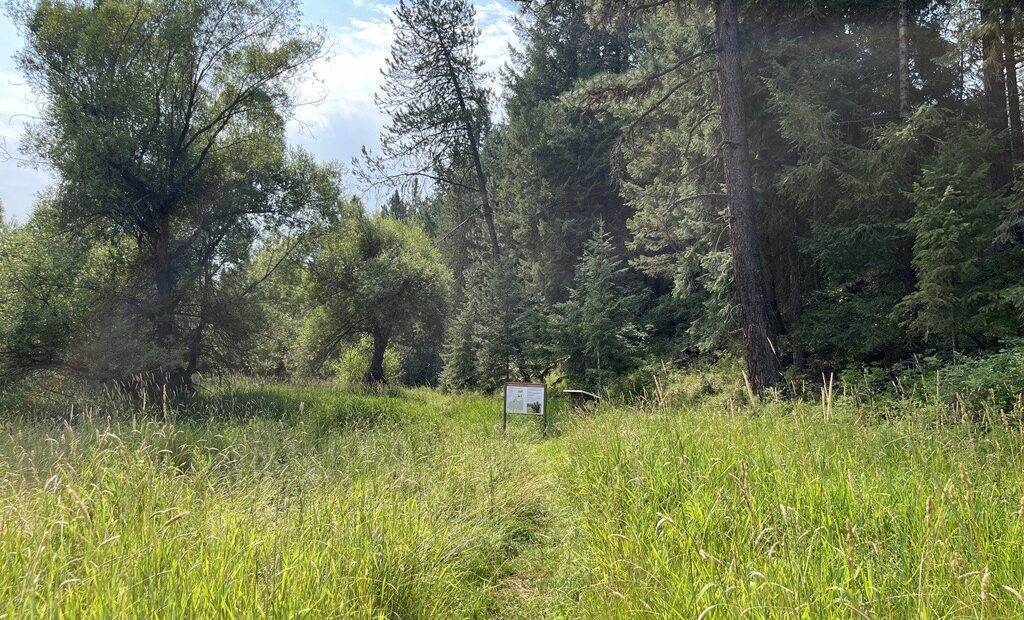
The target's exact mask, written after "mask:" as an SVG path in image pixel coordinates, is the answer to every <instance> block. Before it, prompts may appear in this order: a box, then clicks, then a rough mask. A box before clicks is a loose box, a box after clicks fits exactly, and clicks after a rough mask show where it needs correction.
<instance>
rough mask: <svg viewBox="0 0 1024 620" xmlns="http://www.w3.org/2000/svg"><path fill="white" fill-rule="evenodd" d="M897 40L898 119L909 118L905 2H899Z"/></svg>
mask: <svg viewBox="0 0 1024 620" xmlns="http://www.w3.org/2000/svg"><path fill="white" fill-rule="evenodd" d="M899 2H900V9H899V12H900V16H899V22H900V23H899V38H900V67H899V81H900V83H899V93H900V118H902V119H903V120H906V119H908V118H910V14H909V11H908V10H907V0H899Z"/></svg>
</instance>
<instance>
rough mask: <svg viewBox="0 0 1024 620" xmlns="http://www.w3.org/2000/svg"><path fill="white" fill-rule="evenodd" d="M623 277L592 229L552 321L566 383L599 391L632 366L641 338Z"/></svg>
mask: <svg viewBox="0 0 1024 620" xmlns="http://www.w3.org/2000/svg"><path fill="white" fill-rule="evenodd" d="M625 273H626V271H625V269H624V268H623V266H622V260H621V259H620V258H618V257H617V256H616V254H615V249H614V248H613V247H612V244H611V241H610V240H609V238H608V235H607V234H606V233H605V232H604V230H603V229H602V228H598V230H596V231H595V232H594V236H593V237H592V238H591V240H590V241H588V242H587V244H586V246H585V248H584V253H583V258H582V260H581V261H580V265H579V268H578V269H577V271H576V277H575V280H574V286H573V288H572V290H571V291H570V292H569V299H568V301H566V302H564V303H562V304H559V306H558V311H557V313H556V318H555V320H556V321H557V327H558V334H559V340H558V351H559V353H561V354H562V355H565V356H566V357H567V359H566V361H565V363H564V364H563V365H562V367H563V370H564V371H565V374H566V376H567V378H568V379H569V380H570V382H574V383H580V384H581V385H582V386H583V387H586V388H590V389H603V388H604V387H605V385H606V384H607V382H608V381H609V380H610V379H612V378H614V377H616V376H617V375H620V374H623V373H626V372H629V371H630V370H632V369H633V368H634V367H635V366H636V364H637V362H638V359H639V356H640V354H641V351H642V346H641V345H642V343H643V338H644V334H643V332H642V330H641V329H640V328H638V327H637V326H636V325H634V324H633V322H632V321H633V317H634V316H636V314H637V308H638V305H639V302H640V299H639V296H638V295H637V294H636V293H635V292H633V291H632V290H631V289H630V288H629V287H628V285H627V283H626V282H625V281H624V275H625Z"/></svg>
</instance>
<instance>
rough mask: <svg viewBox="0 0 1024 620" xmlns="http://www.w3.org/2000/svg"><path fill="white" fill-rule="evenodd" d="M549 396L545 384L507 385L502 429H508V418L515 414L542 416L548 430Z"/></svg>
mask: <svg viewBox="0 0 1024 620" xmlns="http://www.w3.org/2000/svg"><path fill="white" fill-rule="evenodd" d="M547 395H548V388H547V386H546V385H544V384H543V383H506V384H505V407H504V410H503V413H502V417H501V427H502V428H503V429H504V428H508V416H509V414H513V415H534V416H540V417H542V418H544V428H547V426H548V403H547Z"/></svg>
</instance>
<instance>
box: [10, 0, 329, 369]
mask: <svg viewBox="0 0 1024 620" xmlns="http://www.w3.org/2000/svg"><path fill="white" fill-rule="evenodd" d="M297 9H298V0H183V1H177V0H100V1H97V2H76V1H73V0H26V1H24V2H21V3H20V4H16V5H15V7H14V9H13V11H12V13H13V16H14V17H15V19H16V21H17V22H18V23H19V24H20V27H21V29H22V31H23V34H24V37H25V41H26V46H25V48H24V50H23V51H22V52H21V53H20V54H19V55H18V62H19V65H20V67H21V69H22V71H23V72H24V73H25V75H26V76H27V78H28V81H29V83H30V85H31V86H32V87H33V89H34V90H35V91H36V93H38V94H39V95H40V96H41V98H42V101H43V102H44V105H43V108H42V116H41V118H40V120H39V121H38V122H36V123H34V124H33V125H32V126H31V127H30V129H29V139H28V140H27V143H28V145H29V146H28V150H29V151H30V152H31V153H32V154H33V155H34V156H35V157H37V158H38V159H41V160H43V161H45V162H46V163H47V164H48V165H49V166H50V167H51V168H52V169H53V170H54V171H55V172H56V173H57V175H58V177H59V179H60V180H59V184H58V188H57V194H56V200H55V208H56V209H57V210H58V212H59V215H60V219H61V221H62V222H63V223H64V225H65V226H67V227H69V228H70V229H71V230H76V231H80V232H82V233H84V234H90V235H94V236H96V237H98V238H106V239H111V240H113V241H125V242H129V243H133V244H134V245H135V246H136V248H137V253H138V257H139V263H140V265H139V267H140V278H139V282H138V284H137V291H136V293H137V294H136V299H135V302H134V303H135V304H136V305H137V307H138V308H139V310H138V313H139V317H138V320H139V327H138V331H139V333H138V336H139V338H140V339H146V338H147V337H152V340H153V341H154V343H155V344H156V346H157V347H158V348H159V349H160V350H162V351H164V352H165V355H164V356H163V360H162V361H160V362H159V363H157V364H156V365H155V366H154V367H153V368H145V369H142V368H139V369H133V370H132V372H150V371H151V372H154V373H158V374H161V375H166V376H168V377H171V378H172V379H173V380H174V381H175V382H176V383H181V384H186V385H187V384H189V383H190V377H191V374H192V373H193V372H194V370H195V368H196V366H195V364H194V363H193V362H194V359H188V358H190V357H194V355H193V354H194V353H195V352H196V351H197V350H198V346H197V345H198V344H199V341H200V340H201V337H202V331H203V326H204V322H205V318H204V317H203V316H202V310H201V308H200V309H199V310H195V309H188V310H186V309H185V304H186V301H187V300H188V299H189V298H190V296H193V295H196V294H195V291H196V290H197V289H201V290H202V291H203V293H202V294H199V295H198V297H203V295H205V293H206V292H208V289H209V288H210V286H212V285H214V284H215V282H216V272H217V270H218V268H219V267H220V266H222V265H223V264H225V263H227V262H229V261H231V260H232V259H234V258H237V257H239V256H244V254H245V250H244V247H243V246H244V245H245V244H244V243H243V242H244V241H245V240H247V239H248V240H250V241H251V240H252V239H253V238H254V237H255V236H257V235H258V234H259V231H260V230H261V229H266V227H267V226H275V225H280V226H285V227H291V229H293V230H294V229H296V228H297V227H298V222H297V219H300V218H301V217H302V216H303V214H305V213H307V208H308V207H309V205H310V204H311V203H314V202H317V201H318V199H320V198H325V199H326V200H327V201H330V197H329V196H326V195H325V194H324V190H326V192H327V194H330V193H331V190H330V189H329V188H325V186H324V185H323V184H321V183H319V181H313V178H314V177H317V178H320V180H322V175H320V174H319V173H316V172H315V171H312V169H311V167H310V166H309V165H307V163H308V162H294V161H293V160H292V158H291V157H290V156H289V154H288V152H287V149H286V147H285V142H284V125H285V121H286V120H287V118H288V117H289V115H290V113H291V112H292V110H293V109H294V107H295V106H296V105H297V104H298V103H300V102H299V101H298V100H297V99H296V93H297V92H299V89H298V88H297V87H298V84H299V82H300V80H302V79H303V78H304V77H305V76H306V74H307V73H308V72H309V71H310V70H311V67H312V65H313V63H314V61H315V60H316V59H317V58H319V57H320V55H321V51H322V49H323V37H322V36H321V34H319V33H318V32H316V31H311V30H309V29H307V28H305V27H303V26H301V25H300V22H299V13H298V10H297ZM293 164H296V165H293ZM311 172H312V174H310V173H311ZM327 185H330V183H328V184H327ZM197 303H201V302H197ZM197 317H198V318H197ZM149 330H152V332H151V334H148V333H147V332H149Z"/></svg>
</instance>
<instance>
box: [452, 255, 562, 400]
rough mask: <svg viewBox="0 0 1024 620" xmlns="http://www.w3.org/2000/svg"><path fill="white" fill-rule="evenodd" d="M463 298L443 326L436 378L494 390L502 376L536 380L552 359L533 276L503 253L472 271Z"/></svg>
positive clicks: (547, 320)
mask: <svg viewBox="0 0 1024 620" xmlns="http://www.w3.org/2000/svg"><path fill="white" fill-rule="evenodd" d="M467 293H468V298H467V300H466V301H465V302H464V303H463V307H462V309H461V310H460V312H459V314H458V315H457V316H456V317H455V319H454V320H453V321H452V323H451V325H450V326H449V331H448V336H447V340H446V344H445V350H444V355H443V358H444V361H445V371H444V373H443V375H442V382H443V383H444V385H445V386H447V387H449V388H456V389H458V388H470V387H471V388H479V389H483V390H487V391H490V390H494V389H496V388H497V387H499V386H500V385H501V384H502V383H503V382H504V381H507V380H514V379H519V380H540V379H543V378H544V376H545V375H546V374H547V373H548V372H550V371H551V370H552V369H553V367H554V363H553V361H552V355H553V352H552V350H551V344H550V343H551V338H552V336H551V334H550V331H549V330H550V318H549V315H548V313H547V312H546V306H545V303H544V295H543V291H542V288H541V286H540V285H539V282H538V280H537V279H536V278H531V274H530V273H529V272H528V271H527V270H526V266H525V265H524V263H522V262H519V261H517V260H515V259H514V258H512V257H508V256H506V257H503V258H502V259H501V261H499V262H498V263H481V264H479V265H477V266H476V267H475V269H474V270H473V272H472V274H471V276H470V280H469V289H468V292H467Z"/></svg>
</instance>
